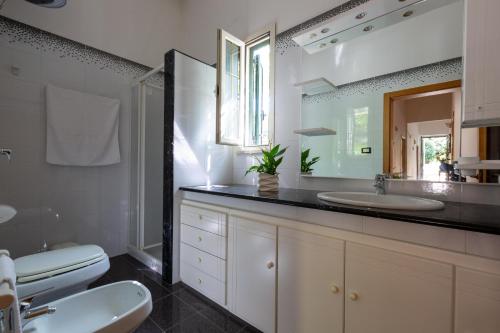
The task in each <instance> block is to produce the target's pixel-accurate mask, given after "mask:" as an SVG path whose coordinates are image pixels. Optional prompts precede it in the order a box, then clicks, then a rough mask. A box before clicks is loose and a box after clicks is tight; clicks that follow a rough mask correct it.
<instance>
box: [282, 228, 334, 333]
mask: <svg viewBox="0 0 500 333" xmlns="http://www.w3.org/2000/svg"><path fill="white" fill-rule="evenodd" d="M278 253H279V267H278V332H280V333H300V332H315V333H327V332H328V333H342V332H343V327H344V325H343V322H344V242H343V241H341V240H337V239H333V238H328V237H323V236H318V235H314V234H311V233H306V232H301V231H296V230H292V229H288V228H279V241H278Z"/></svg>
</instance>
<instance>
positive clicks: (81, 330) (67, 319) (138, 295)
mask: <svg viewBox="0 0 500 333" xmlns="http://www.w3.org/2000/svg"><path fill="white" fill-rule="evenodd" d="M47 305H48V306H50V307H55V308H56V312H55V313H53V314H48V315H45V316H42V317H39V318H37V319H34V320H33V321H31V322H28V323H27V324H26V325H25V326H24V329H23V332H24V333H68V332H71V333H131V332H134V330H135V329H136V328H137V327H138V326H139V325H140V324H141V323H142V322H143V321H144V320H145V319H146V318H147V317H148V316H149V314H150V313H151V310H152V309H153V305H152V302H151V293H150V292H149V290H148V289H147V288H146V287H145V286H143V285H142V284H141V283H139V282H137V281H122V282H117V283H112V284H108V285H105V286H102V287H99V288H94V289H90V290H87V291H84V292H81V293H78V294H75V295H72V296H68V297H65V298H62V299H59V300H57V301H54V302H50V303H48V304H47Z"/></svg>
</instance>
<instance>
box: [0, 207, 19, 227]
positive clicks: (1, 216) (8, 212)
mask: <svg viewBox="0 0 500 333" xmlns="http://www.w3.org/2000/svg"><path fill="white" fill-rule="evenodd" d="M16 214H17V211H16V210H15V208H14V207H11V206H7V205H0V223H4V222H7V221H9V220H10V219H12V218H13V217H14V216H16Z"/></svg>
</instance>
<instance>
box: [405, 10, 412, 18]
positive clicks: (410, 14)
mask: <svg viewBox="0 0 500 333" xmlns="http://www.w3.org/2000/svg"><path fill="white" fill-rule="evenodd" d="M412 15H413V10H409V11H407V12H405V13H404V14H403V17H410V16H412Z"/></svg>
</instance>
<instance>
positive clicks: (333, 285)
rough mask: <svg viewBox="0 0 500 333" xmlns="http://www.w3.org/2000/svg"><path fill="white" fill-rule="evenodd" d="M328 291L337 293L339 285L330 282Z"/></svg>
mask: <svg viewBox="0 0 500 333" xmlns="http://www.w3.org/2000/svg"><path fill="white" fill-rule="evenodd" d="M330 291H331V292H332V294H338V293H339V291H340V288H339V287H337V286H336V285H335V284H332V285H331V286H330Z"/></svg>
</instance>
